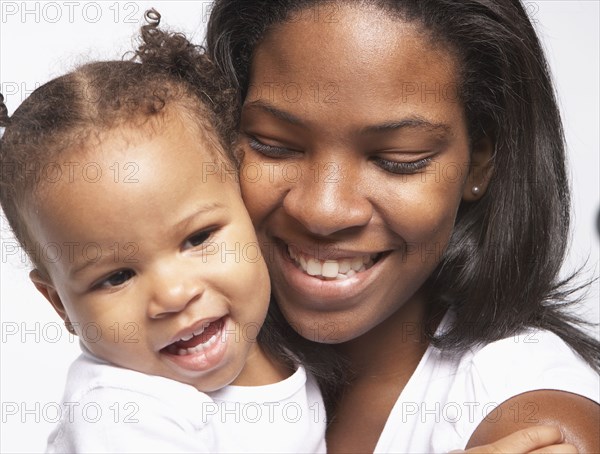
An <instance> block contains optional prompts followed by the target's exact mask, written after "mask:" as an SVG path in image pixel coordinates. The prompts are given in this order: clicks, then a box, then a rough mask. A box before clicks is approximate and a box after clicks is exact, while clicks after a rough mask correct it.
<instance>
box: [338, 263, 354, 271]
mask: <svg viewBox="0 0 600 454" xmlns="http://www.w3.org/2000/svg"><path fill="white" fill-rule="evenodd" d="M351 268H352V262H351V261H350V260H342V261H341V262H340V268H339V269H338V273H342V274H346V273H347V272H348V271H350V269H351Z"/></svg>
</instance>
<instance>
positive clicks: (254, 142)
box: [248, 137, 295, 158]
mask: <svg viewBox="0 0 600 454" xmlns="http://www.w3.org/2000/svg"><path fill="white" fill-rule="evenodd" d="M248 145H249V146H250V148H252V149H253V150H254V151H257V152H259V153H261V154H263V155H265V156H267V157H269V158H283V157H287V156H290V155H292V154H294V153H295V151H294V150H290V149H289V148H285V147H275V146H273V145H267V144H266V143H263V142H260V141H259V140H258V139H256V137H248Z"/></svg>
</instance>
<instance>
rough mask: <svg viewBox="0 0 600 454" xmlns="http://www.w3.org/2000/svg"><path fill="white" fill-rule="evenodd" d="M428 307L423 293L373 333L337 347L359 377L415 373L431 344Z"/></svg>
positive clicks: (380, 377)
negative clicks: (428, 334) (428, 336)
mask: <svg viewBox="0 0 600 454" xmlns="http://www.w3.org/2000/svg"><path fill="white" fill-rule="evenodd" d="M426 308H427V302H426V297H425V296H424V295H423V293H421V292H419V293H417V294H415V295H414V296H413V297H412V298H411V299H410V300H409V301H407V303H406V304H404V305H403V306H402V307H401V308H400V309H398V310H397V311H396V312H395V313H394V314H392V315H391V316H390V317H388V318H387V319H386V320H384V321H383V322H381V323H380V324H379V325H377V326H376V327H375V328H373V329H371V330H370V331H369V332H367V333H365V334H363V335H362V336H360V337H358V338H356V339H353V340H351V341H348V342H345V343H343V344H339V345H337V346H335V348H336V349H338V350H339V351H340V352H341V353H342V354H343V355H344V356H345V357H346V358H348V360H349V361H350V365H351V368H352V369H353V371H354V373H355V380H363V379H372V378H379V379H384V378H385V377H388V376H394V377H396V378H397V377H399V376H407V377H410V376H411V375H412V373H413V372H414V370H415V369H416V367H417V365H418V363H419V361H420V360H421V357H422V356H423V354H424V352H425V350H426V349H427V346H428V344H429V342H428V338H427V336H426V333H427V332H428V326H427V325H426V324H427V323H428V320H427V319H428V317H427V312H426ZM438 322H439V320H437V321H435V322H434V323H436V324H437V323H438Z"/></svg>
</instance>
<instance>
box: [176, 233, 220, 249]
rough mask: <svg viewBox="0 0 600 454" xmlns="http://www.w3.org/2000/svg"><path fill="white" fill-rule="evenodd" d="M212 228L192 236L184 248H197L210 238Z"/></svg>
mask: <svg viewBox="0 0 600 454" xmlns="http://www.w3.org/2000/svg"><path fill="white" fill-rule="evenodd" d="M212 232H213V231H212V230H204V231H202V232H198V233H195V234H193V235H192V236H190V237H189V238H188V239H187V240H185V243H184V244H183V248H184V249H189V248H195V247H198V246H200V245H201V244H202V243H204V242H205V241H206V240H208V239H209V238H210V236H211V235H212Z"/></svg>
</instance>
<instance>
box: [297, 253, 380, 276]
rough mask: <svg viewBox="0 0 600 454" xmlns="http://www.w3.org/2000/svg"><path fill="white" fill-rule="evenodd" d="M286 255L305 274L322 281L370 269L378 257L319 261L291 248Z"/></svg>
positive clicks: (364, 256) (376, 255)
mask: <svg viewBox="0 0 600 454" xmlns="http://www.w3.org/2000/svg"><path fill="white" fill-rule="evenodd" d="M288 253H289V255H290V257H291V258H292V260H293V261H294V262H295V263H296V265H298V266H299V267H300V269H302V270H303V271H304V272H305V273H306V274H308V275H309V276H314V277H317V278H320V279H324V280H343V279H348V278H349V277H352V276H354V275H355V274H356V273H360V272H362V271H366V270H368V269H369V268H371V267H372V266H373V264H374V263H375V261H376V260H377V259H378V257H379V254H367V255H362V256H358V257H353V258H345V259H341V260H319V259H316V258H314V257H309V256H305V255H304V254H302V253H299V252H297V251H295V250H294V248H293V247H292V246H288Z"/></svg>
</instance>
